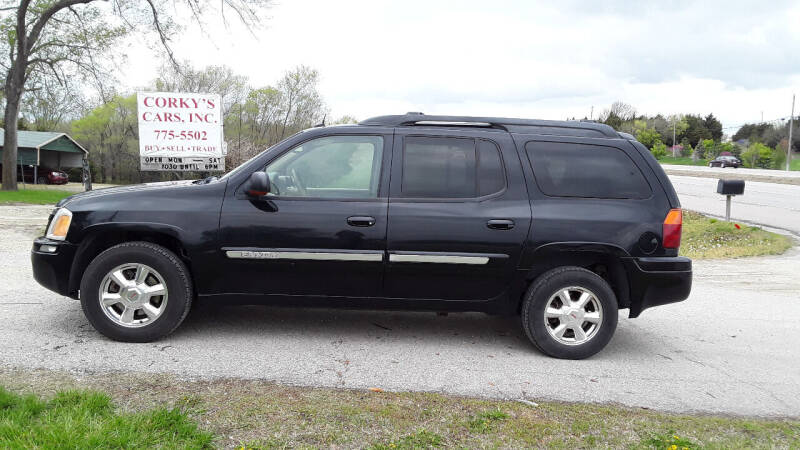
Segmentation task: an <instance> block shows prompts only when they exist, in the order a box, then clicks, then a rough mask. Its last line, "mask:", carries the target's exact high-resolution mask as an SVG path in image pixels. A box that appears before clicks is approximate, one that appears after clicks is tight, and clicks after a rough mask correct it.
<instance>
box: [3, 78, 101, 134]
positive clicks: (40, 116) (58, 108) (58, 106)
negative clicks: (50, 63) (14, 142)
mask: <svg viewBox="0 0 800 450" xmlns="http://www.w3.org/2000/svg"><path fill="white" fill-rule="evenodd" d="M85 109H86V99H85V98H84V96H83V93H82V90H81V89H80V87H79V86H76V85H75V83H73V82H71V81H68V80H65V82H64V84H61V83H58V82H56V81H55V80H53V79H48V78H45V79H44V80H42V81H41V82H40V83H37V85H36V86H35V88H33V89H31V88H29V89H28V91H27V95H26V96H25V98H24V99H23V100H22V104H21V106H20V121H22V120H25V121H26V122H27V124H28V125H29V128H30V129H33V130H39V131H55V130H60V131H67V129H68V128H69V121H70V120H72V119H75V118H77V117H80V115H81V113H82V112H83V111H84V110H85ZM17 128H18V129H22V126H21V125H19V124H18V125H17Z"/></svg>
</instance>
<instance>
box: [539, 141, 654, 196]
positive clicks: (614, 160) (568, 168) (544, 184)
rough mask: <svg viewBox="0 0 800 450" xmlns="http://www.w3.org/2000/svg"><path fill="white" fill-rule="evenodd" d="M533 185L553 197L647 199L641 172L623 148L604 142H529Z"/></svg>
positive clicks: (648, 187)
mask: <svg viewBox="0 0 800 450" xmlns="http://www.w3.org/2000/svg"><path fill="white" fill-rule="evenodd" d="M525 151H526V152H527V153H528V158H529V159H530V162H531V165H532V166H533V173H534V175H535V176H536V184H538V185H539V189H541V190H542V192H543V193H544V194H545V195H549V196H552V197H590V198H634V199H642V198H649V197H650V195H651V194H652V190H651V189H650V185H649V184H648V183H647V180H645V178H644V175H642V172H641V171H640V170H639V168H638V167H637V166H636V164H634V163H633V161H632V160H631V159H630V157H629V156H628V155H627V154H626V153H625V152H624V151H622V150H620V149H618V148H615V147H609V146H604V145H588V144H572V143H560V142H528V143H527V144H526V145H525Z"/></svg>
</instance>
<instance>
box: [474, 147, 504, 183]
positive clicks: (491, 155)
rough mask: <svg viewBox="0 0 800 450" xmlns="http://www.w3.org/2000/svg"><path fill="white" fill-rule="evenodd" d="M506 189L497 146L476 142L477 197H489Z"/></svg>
mask: <svg viewBox="0 0 800 450" xmlns="http://www.w3.org/2000/svg"><path fill="white" fill-rule="evenodd" d="M505 187H506V176H505V172H504V171H503V162H502V160H501V159H500V149H499V148H497V144H495V143H494V142H491V141H485V140H483V139H481V140H479V141H478V195H480V196H481V197H483V196H484V195H491V194H494V193H495V192H500V191H502V190H503V189H504V188H505Z"/></svg>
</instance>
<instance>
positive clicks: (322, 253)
mask: <svg viewBox="0 0 800 450" xmlns="http://www.w3.org/2000/svg"><path fill="white" fill-rule="evenodd" d="M391 145H392V135H391V134H381V133H375V134H355V132H351V134H345V135H342V134H337V135H327V136H326V135H322V136H315V137H313V138H309V139H306V140H303V141H301V142H299V143H297V144H296V145H294V146H291V147H290V148H288V149H287V150H286V151H283V152H280V154H278V155H276V156H275V157H274V158H270V161H269V162H268V163H267V164H266V165H265V166H264V168H263V169H261V170H266V172H267V173H268V175H269V177H270V182H271V188H270V192H269V194H268V195H266V196H264V197H262V198H261V200H253V199H249V198H247V197H246V196H245V195H244V193H243V192H239V191H237V193H236V195H235V197H234V198H233V199H231V198H230V197H229V198H228V199H227V200H226V201H225V202H224V204H223V208H222V212H221V216H220V231H219V233H220V241H221V243H222V248H221V251H222V252H224V256H225V261H226V265H227V266H228V267H227V269H228V270H226V274H227V275H226V276H227V277H228V279H227V280H226V281H225V283H224V285H225V290H227V292H231V293H244V294H280V295H299V296H349V297H374V296H378V295H380V291H381V286H382V276H383V259H384V257H383V256H384V253H385V247H386V223H387V208H388V201H387V193H388V186H387V184H388V182H387V179H388V171H387V170H385V167H386V166H388V162H389V161H390V160H389V158H390V155H391ZM242 186H243V185H240V186H239V187H238V188H237V189H239V190H241V189H242ZM229 189H231V188H230V187H229Z"/></svg>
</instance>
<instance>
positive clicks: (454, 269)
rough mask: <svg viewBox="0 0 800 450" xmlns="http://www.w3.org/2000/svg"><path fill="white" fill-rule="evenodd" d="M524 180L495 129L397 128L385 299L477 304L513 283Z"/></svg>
mask: <svg viewBox="0 0 800 450" xmlns="http://www.w3.org/2000/svg"><path fill="white" fill-rule="evenodd" d="M530 220H531V210H530V205H529V202H528V199H527V192H526V188H525V181H524V179H523V175H522V171H521V168H520V162H519V157H518V155H517V153H516V149H515V147H514V144H513V141H512V140H511V138H510V135H509V134H508V133H506V132H503V131H499V130H487V131H474V130H453V129H445V128H438V129H437V128H429V129H421V128H402V129H401V128H398V129H397V130H396V132H395V144H394V150H393V161H392V177H391V188H390V198H389V228H388V232H387V246H388V247H387V249H388V253H389V260H388V263H387V269H386V275H385V282H384V286H385V293H386V296H387V297H392V298H398V299H438V300H470V301H482V300H489V299H493V298H495V297H498V296H501V295H502V294H503V293H504V292H505V291H506V289H507V287H508V286H509V284H510V283H511V280H512V277H513V275H514V272H515V270H516V267H517V264H518V261H519V257H520V251H521V248H522V245H523V241H524V240H525V236H526V235H527V233H528V228H529V226H530Z"/></svg>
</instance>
